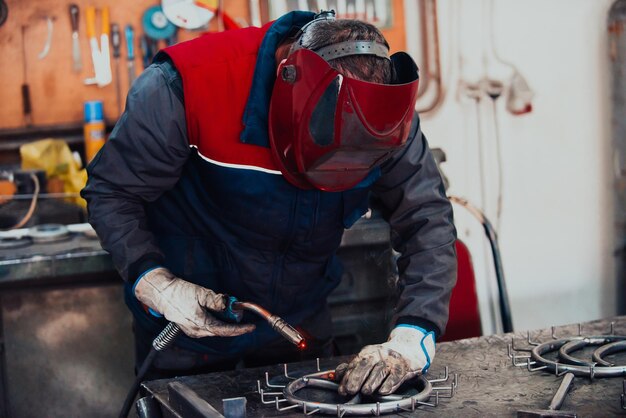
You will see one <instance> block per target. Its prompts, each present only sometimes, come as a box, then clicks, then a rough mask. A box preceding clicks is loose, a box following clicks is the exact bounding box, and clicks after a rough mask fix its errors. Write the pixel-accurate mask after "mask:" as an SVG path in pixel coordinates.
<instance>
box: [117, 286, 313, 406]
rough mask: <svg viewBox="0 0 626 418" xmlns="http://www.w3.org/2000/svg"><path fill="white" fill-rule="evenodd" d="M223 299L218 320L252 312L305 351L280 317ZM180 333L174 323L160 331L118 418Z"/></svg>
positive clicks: (302, 342)
mask: <svg viewBox="0 0 626 418" xmlns="http://www.w3.org/2000/svg"><path fill="white" fill-rule="evenodd" d="M224 298H225V303H226V306H227V308H226V309H225V311H224V312H223V313H222V314H221V315H219V318H220V319H223V320H231V321H235V322H239V321H240V320H241V318H242V317H243V311H244V310H246V311H250V312H253V313H254V314H256V315H258V316H260V317H261V318H263V319H264V320H265V321H267V323H269V324H270V326H271V327H272V329H273V330H274V331H276V332H278V333H279V334H280V335H281V336H283V337H284V338H285V339H287V341H289V342H290V343H292V344H294V345H295V346H297V347H298V348H299V349H300V350H304V349H306V341H305V340H304V338H303V337H302V335H300V333H299V332H298V331H297V330H296V329H295V328H293V327H292V326H291V325H289V324H288V323H287V322H286V321H285V320H284V319H282V318H281V317H279V316H276V315H273V314H271V313H270V312H268V311H267V310H265V309H264V308H262V307H261V306H259V305H257V304H254V303H251V302H239V301H238V300H237V298H235V297H233V296H226V295H224ZM180 333H181V329H180V328H179V326H178V325H177V324H175V323H174V322H170V323H169V324H167V326H166V327H165V328H164V329H163V331H161V333H160V334H159V335H158V336H157V337H156V338H155V339H154V340H153V341H152V348H151V349H150V352H149V353H148V355H147V356H146V359H145V360H144V361H143V363H142V364H141V367H140V368H139V371H138V372H137V376H136V377H135V381H134V383H133V386H132V387H131V389H130V391H129V392H128V395H127V396H126V400H125V401H124V405H123V406H122V410H121V411H120V415H119V417H120V418H126V417H127V416H128V413H129V412H130V408H131V406H132V403H133V400H134V399H135V396H136V395H137V391H138V390H139V385H140V384H141V381H142V380H143V377H144V376H145V374H146V372H147V371H148V370H149V369H150V366H151V365H152V362H153V361H154V358H155V357H156V355H157V353H158V352H159V351H162V350H165V349H166V348H168V347H170V346H171V345H172V344H173V343H174V340H175V339H176V337H178V336H179V335H180Z"/></svg>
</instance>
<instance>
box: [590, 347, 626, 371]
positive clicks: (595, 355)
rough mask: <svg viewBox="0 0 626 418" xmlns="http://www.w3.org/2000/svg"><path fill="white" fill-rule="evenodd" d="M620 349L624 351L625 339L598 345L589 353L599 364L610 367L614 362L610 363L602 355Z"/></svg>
mask: <svg viewBox="0 0 626 418" xmlns="http://www.w3.org/2000/svg"><path fill="white" fill-rule="evenodd" d="M622 351H626V341H615V342H612V343H610V344H606V345H603V346H602V347H598V348H597V349H596V350H595V351H594V352H593V354H592V355H591V358H592V359H593V361H595V362H596V363H597V364H598V365H599V366H605V367H611V366H615V364H613V363H611V362H610V361H606V360H605V359H604V357H605V356H608V355H609V354H613V353H618V352H622Z"/></svg>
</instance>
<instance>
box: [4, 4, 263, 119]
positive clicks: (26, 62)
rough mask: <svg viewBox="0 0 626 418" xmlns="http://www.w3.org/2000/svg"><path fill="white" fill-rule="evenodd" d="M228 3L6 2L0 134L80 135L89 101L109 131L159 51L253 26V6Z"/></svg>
mask: <svg viewBox="0 0 626 418" xmlns="http://www.w3.org/2000/svg"><path fill="white" fill-rule="evenodd" d="M225 3H227V2H218V1H217V0H214V1H211V0H204V1H192V0H188V1H186V0H185V1H180V0H176V1H167V0H164V1H162V2H161V1H156V2H155V1H152V0H150V1H148V0H136V1H133V2H124V1H121V0H112V1H101V0H93V1H92V0H84V1H83V0H74V1H72V0H69V1H63V0H41V1H37V2H11V1H9V2H4V1H2V3H1V6H2V7H0V18H1V19H2V22H1V24H2V27H1V29H2V32H1V33H0V48H2V49H3V57H4V59H5V62H7V63H13V64H14V65H13V66H9V65H6V66H4V68H2V69H0V77H1V78H2V79H3V80H4V83H5V84H4V86H5V88H4V89H3V90H4V91H3V94H4V95H5V100H4V101H3V103H2V104H0V121H1V122H0V129H19V128H24V127H27V128H31V127H32V128H35V127H37V128H38V127H42V126H46V127H48V126H51V127H56V126H58V125H66V124H72V125H75V126H76V128H78V129H79V128H80V125H82V123H81V122H82V109H81V106H82V103H84V102H85V101H92V100H101V101H102V102H103V105H104V109H106V114H105V116H106V124H107V126H109V127H110V126H112V125H113V124H114V123H115V121H116V120H117V119H118V118H119V117H120V116H121V114H122V112H123V110H124V100H125V97H126V95H127V93H128V91H129V90H130V87H131V85H132V83H133V82H134V80H135V79H136V78H137V77H138V76H139V75H140V74H141V72H142V70H143V69H144V68H145V67H147V66H149V65H150V64H151V63H152V59H153V58H154V56H155V55H156V53H157V52H158V51H159V50H160V49H162V48H165V47H167V46H170V45H173V44H176V43H178V42H181V41H186V40H189V39H193V38H196V37H198V36H201V35H202V34H204V33H206V32H213V31H219V30H227V29H232V28H238V27H243V26H248V25H249V24H250V23H249V22H250V17H249V13H250V12H249V5H248V4H246V3H244V2H236V3H232V2H228V4H225ZM224 8H227V11H226V10H223V9H224ZM257 14H258V13H257ZM258 23H261V21H259V22H258ZM9 67H10V68H9Z"/></svg>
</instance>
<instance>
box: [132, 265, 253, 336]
mask: <svg viewBox="0 0 626 418" xmlns="http://www.w3.org/2000/svg"><path fill="white" fill-rule="evenodd" d="M135 296H136V297H137V299H139V300H140V301H141V302H143V303H144V304H146V305H147V306H148V307H149V308H150V309H152V310H153V311H155V312H157V313H159V314H161V315H163V316H164V317H165V318H166V319H167V320H168V321H171V322H175V323H176V324H178V326H179V327H180V329H181V330H182V331H183V332H184V333H185V334H187V335H188V336H190V337H193V338H201V337H235V336H237V335H241V334H245V333H247V332H252V331H254V328H255V327H254V325H252V324H246V325H244V324H230V323H226V322H223V321H220V320H219V319H217V318H215V317H214V316H212V315H211V314H210V313H209V311H213V312H223V311H225V310H226V309H227V306H226V302H227V300H226V297H225V296H224V295H222V294H219V293H215V292H213V291H212V290H210V289H206V288H204V287H202V286H198V285H195V284H193V283H189V282H187V281H185V280H182V279H179V278H178V277H176V276H174V275H173V274H172V273H171V272H170V271H169V270H168V269H166V268H164V267H158V268H155V269H153V270H150V271H148V272H147V273H145V274H144V275H143V276H142V277H141V278H140V279H139V281H138V282H137V284H136V285H135Z"/></svg>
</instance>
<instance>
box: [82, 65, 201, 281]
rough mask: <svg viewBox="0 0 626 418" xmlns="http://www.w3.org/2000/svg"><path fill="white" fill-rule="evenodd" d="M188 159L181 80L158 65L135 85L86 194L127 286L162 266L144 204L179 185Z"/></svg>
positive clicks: (99, 231) (94, 164)
mask: <svg viewBox="0 0 626 418" xmlns="http://www.w3.org/2000/svg"><path fill="white" fill-rule="evenodd" d="M189 153H190V150H189V145H188V140H187V130H186V122H185V110H184V106H183V96H182V81H181V78H180V76H179V75H178V72H177V71H176V70H175V69H174V67H173V65H172V64H171V62H169V61H161V62H157V63H155V64H152V65H151V66H150V67H148V68H147V69H146V70H145V71H144V72H143V73H142V75H141V76H140V77H139V78H138V79H137V80H136V81H135V82H134V83H133V86H132V88H131V90H130V92H129V94H128V97H127V99H126V109H125V111H124V113H123V114H122V116H121V118H120V119H119V121H118V123H117V124H116V125H115V128H114V129H113V131H112V132H111V135H110V137H109V139H108V141H107V142H106V143H105V145H104V146H103V147H102V149H101V150H100V152H99V153H98V154H97V155H96V157H95V158H94V159H93V161H92V162H91V164H89V166H88V167H87V173H88V181H87V185H86V186H85V188H84V189H83V190H82V192H81V195H82V196H83V197H84V198H85V199H86V200H87V209H88V214H89V222H90V223H91V225H92V226H93V227H94V229H95V230H96V232H97V234H98V237H99V238H100V241H101V243H102V246H103V248H104V249H105V250H107V251H108V252H109V253H110V254H111V256H112V258H113V263H114V264H115V267H116V268H117V269H118V271H119V273H120V275H121V276H122V278H123V279H124V280H131V281H134V280H136V278H137V277H138V276H139V275H140V274H141V273H142V272H143V271H145V270H147V269H149V268H151V267H154V266H157V265H160V264H162V262H163V254H162V252H161V250H160V249H159V247H158V246H157V243H156V239H155V237H154V235H153V233H152V232H151V230H150V227H149V226H148V222H147V218H146V214H145V211H144V204H145V203H146V202H151V201H154V200H156V199H157V198H158V197H159V196H161V194H162V193H163V192H165V191H167V190H168V189H171V188H172V187H173V186H174V185H175V184H176V182H177V181H178V179H179V177H180V174H181V172H182V169H183V166H184V165H185V162H186V161H187V159H188V156H189Z"/></svg>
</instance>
